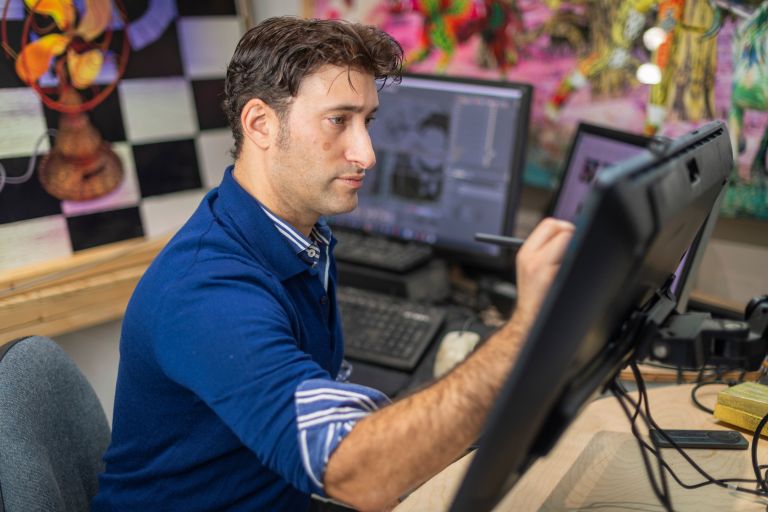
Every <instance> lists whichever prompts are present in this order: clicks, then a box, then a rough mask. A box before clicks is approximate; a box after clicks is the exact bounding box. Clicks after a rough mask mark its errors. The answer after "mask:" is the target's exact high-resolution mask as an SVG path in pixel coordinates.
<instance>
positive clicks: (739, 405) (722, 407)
mask: <svg viewBox="0 0 768 512" xmlns="http://www.w3.org/2000/svg"><path fill="white" fill-rule="evenodd" d="M766 414H768V386H766V385H764V384H759V383H757V382H743V383H741V384H737V385H736V386H732V387H729V388H727V389H724V390H723V391H721V392H720V393H718V394H717V403H716V404H715V417H716V418H717V419H719V420H720V421H724V422H726V423H729V424H731V425H735V426H737V427H741V428H743V429H745V430H749V431H750V432H754V431H755V429H756V428H757V425H758V423H760V420H762V419H763V416H765V415H766ZM761 435H763V436H766V437H768V429H767V428H764V429H763V431H762V432H761Z"/></svg>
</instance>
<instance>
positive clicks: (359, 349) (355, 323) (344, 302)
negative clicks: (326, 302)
mask: <svg viewBox="0 0 768 512" xmlns="http://www.w3.org/2000/svg"><path fill="white" fill-rule="evenodd" d="M336 299H337V301H338V304H339V308H340V312H341V323H342V328H343V330H344V353H345V356H346V357H349V358H350V359H357V360H359V361H365V362H369V363H375V364H379V365H382V366H386V367H389V368H395V369H398V370H409V371H410V370H413V369H414V368H415V367H416V365H417V364H418V362H419V359H421V356H422V355H424V352H425V351H426V350H427V348H428V347H429V344H430V343H431V342H432V340H433V339H434V337H435V335H436V334H437V331H438V330H439V329H440V327H441V326H442V324H443V322H444V321H445V311H444V310H442V309H440V308H437V307H433V306H428V305H424V304H419V303H417V302H412V301H409V300H406V299H402V298H399V297H391V296H389V295H382V294H378V293H373V292H369V291H364V290H360V289H357V288H349V287H345V286H340V287H338V288H337V290H336Z"/></svg>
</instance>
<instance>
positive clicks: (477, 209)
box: [329, 75, 531, 268]
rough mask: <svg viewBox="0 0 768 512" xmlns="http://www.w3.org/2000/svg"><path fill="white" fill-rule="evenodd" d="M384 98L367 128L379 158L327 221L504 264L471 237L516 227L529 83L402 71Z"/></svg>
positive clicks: (499, 254) (504, 258) (505, 258)
mask: <svg viewBox="0 0 768 512" xmlns="http://www.w3.org/2000/svg"><path fill="white" fill-rule="evenodd" d="M379 101H380V108H379V111H378V113H377V116H376V117H377V118H376V120H375V121H374V122H373V123H372V124H371V128H370V134H371V141H372V144H373V147H374V150H375V152H376V158H377V163H376V165H375V167H374V168H372V169H369V171H368V173H367V176H366V178H365V184H364V185H363V187H362V189H361V190H360V202H359V205H358V207H357V209H356V210H354V211H353V212H351V213H348V214H345V215H339V216H335V217H333V218H332V219H329V220H330V222H331V224H332V225H333V226H336V227H343V228H352V229H354V230H357V231H362V232H365V233H370V234H376V235H382V236H386V237H390V238H395V239H400V240H409V241H415V242H423V243H425V244H428V245H430V246H433V247H434V248H435V249H436V250H437V251H438V252H439V253H442V254H445V255H447V256H449V257H451V259H453V260H456V261H460V262H464V263H470V264H476V265H479V266H484V267H492V268H502V267H505V266H508V265H509V263H510V261H511V260H510V258H509V255H508V254H507V253H506V252H504V251H502V250H501V249H500V248H499V247H496V246H493V245H488V244H483V243H479V242H476V241H475V240H474V238H473V237H474V234H475V233H476V232H478V231H482V232H489V233H495V234H502V235H512V234H513V230H514V223H515V222H514V220H515V213H516V210H517V206H518V204H517V203H518V198H519V195H520V189H521V186H522V169H523V164H524V162H525V146H526V140H527V132H528V120H529V115H530V104H531V87H530V86H529V85H527V84H515V83H509V82H491V81H481V80H474V79H466V78H449V77H437V76H426V75H423V76H422V75H405V76H404V77H403V79H402V82H401V83H399V84H395V85H389V86H387V87H384V88H383V89H382V90H381V91H380V94H379Z"/></svg>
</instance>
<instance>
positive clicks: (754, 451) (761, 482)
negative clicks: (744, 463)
mask: <svg viewBox="0 0 768 512" xmlns="http://www.w3.org/2000/svg"><path fill="white" fill-rule="evenodd" d="M766 423H768V414H766V415H765V416H763V419H761V420H760V423H758V424H757V428H755V433H754V434H753V435H752V450H751V451H752V469H753V470H754V471H755V477H756V479H757V485H758V487H759V488H762V489H763V491H764V492H766V493H768V484H766V482H765V480H766V479H765V478H763V477H762V475H760V468H761V466H760V465H758V463H757V443H758V441H759V440H760V432H762V431H763V427H765V424H766Z"/></svg>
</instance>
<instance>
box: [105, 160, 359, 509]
mask: <svg viewBox="0 0 768 512" xmlns="http://www.w3.org/2000/svg"><path fill="white" fill-rule="evenodd" d="M334 243H335V241H332V242H331V245H333V244H334ZM318 271H319V269H318V268H317V267H311V266H309V265H307V264H306V262H304V261H302V260H301V258H299V257H297V255H296V252H295V250H294V249H293V248H292V247H290V245H289V244H288V243H287V242H286V240H285V239H284V237H283V236H282V235H280V234H279V233H278V232H277V230H276V229H275V226H274V224H273V222H272V220H270V219H269V218H268V217H267V216H266V214H265V212H264V211H263V210H262V209H261V207H260V205H259V203H258V202H257V201H256V200H255V199H254V198H252V197H251V196H250V195H249V194H248V193H247V192H246V191H245V190H243V189H242V188H241V187H240V185H239V184H238V183H237V182H236V181H235V180H234V178H233V176H232V170H231V168H230V169H228V170H227V172H226V173H225V177H224V179H223V181H222V184H221V185H220V187H219V188H217V189H214V190H212V191H211V192H210V193H209V194H208V195H207V196H206V197H205V199H204V200H203V201H202V203H201V204H200V206H199V207H198V209H197V210H196V212H195V213H194V215H193V216H192V217H191V218H190V220H189V221H188V222H187V223H186V224H185V225H184V227H183V228H182V229H181V230H180V231H179V232H178V233H177V234H176V236H175V237H174V238H173V239H172V240H171V241H170V242H169V244H168V245H167V246H166V247H165V248H164V249H163V251H162V252H161V253H160V254H159V255H158V257H157V258H156V259H155V261H154V262H153V263H152V265H151V266H150V267H149V269H148V270H147V272H146V274H145V275H144V276H143V278H142V279H141V281H140V282H139V284H138V286H137V288H136V290H135V292H134V295H133V297H132V298H131V301H130V303H129V305H128V308H127V311H126V315H125V320H124V322H123V331H122V338H121V342H120V367H119V371H118V379H117V391H116V397H115V412H114V419H113V432H112V442H111V445H110V447H109V449H108V451H107V453H106V455H105V457H104V459H105V462H106V470H105V472H104V473H103V474H102V475H101V477H100V480H99V486H100V488H99V493H98V495H97V496H96V498H95V499H94V502H93V510H96V511H99V510H141V509H145V510H146V509H151V510H184V511H192V510H291V511H294V510H306V509H307V508H308V506H309V494H310V493H312V492H316V493H319V494H322V493H323V492H322V489H321V488H320V487H319V486H318V485H317V480H316V479H315V480H313V478H311V476H310V475H309V473H308V471H307V466H306V465H304V464H302V453H301V450H300V447H299V442H298V433H299V432H298V428H297V410H296V403H295V398H296V397H295V395H296V393H297V389H298V388H299V386H300V385H301V384H302V383H305V382H323V381H332V379H333V377H334V376H335V375H336V374H337V372H338V371H339V367H340V365H341V360H342V351H343V347H342V338H341V330H340V322H339V318H338V312H337V311H336V306H335V304H336V301H335V297H334V290H335V285H334V283H335V279H336V267H335V263H334V262H333V259H332V258H331V261H330V266H329V276H328V290H327V291H326V289H325V288H324V286H323V283H322V282H321V280H320V279H318V277H317V272H318ZM318 379H319V381H318ZM350 428H351V427H350Z"/></svg>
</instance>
